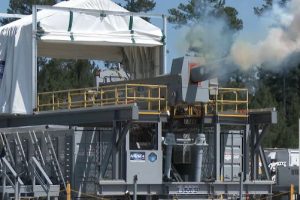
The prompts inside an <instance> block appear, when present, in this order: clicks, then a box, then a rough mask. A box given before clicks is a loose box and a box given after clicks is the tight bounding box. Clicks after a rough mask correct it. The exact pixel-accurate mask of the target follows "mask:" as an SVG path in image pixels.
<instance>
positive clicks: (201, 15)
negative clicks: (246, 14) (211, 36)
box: [168, 0, 243, 30]
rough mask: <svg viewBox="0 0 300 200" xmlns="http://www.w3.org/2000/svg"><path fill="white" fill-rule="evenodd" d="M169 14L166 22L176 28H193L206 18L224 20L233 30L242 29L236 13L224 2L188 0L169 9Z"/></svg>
mask: <svg viewBox="0 0 300 200" xmlns="http://www.w3.org/2000/svg"><path fill="white" fill-rule="evenodd" d="M169 14H170V16H169V17H168V20H169V22H170V23H172V24H175V25H176V28H180V27H181V26H182V25H189V26H193V25H195V24H198V23H199V22H201V21H203V20H205V19H206V18H207V17H215V18H220V19H221V18H222V19H225V20H226V21H227V23H228V25H229V27H230V28H231V29H233V30H240V29H242V28H243V21H242V20H241V19H239V18H238V17H237V15H238V11H237V10H236V9H235V8H233V7H228V6H225V0H202V1H197V0H189V1H188V3H186V4H183V3H180V4H179V5H178V7H177V8H172V9H169Z"/></svg>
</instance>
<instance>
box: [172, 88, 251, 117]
mask: <svg viewBox="0 0 300 200" xmlns="http://www.w3.org/2000/svg"><path fill="white" fill-rule="evenodd" d="M210 90H215V91H214V95H211V97H210V100H209V102H208V103H206V104H204V114H205V115H218V116H221V117H248V101H249V97H248V89H244V88H213V89H210ZM174 112H175V113H174V115H175V117H177V118H182V117H199V116H201V112H202V109H201V105H200V104H199V103H195V104H193V105H178V106H176V107H175V110H174Z"/></svg>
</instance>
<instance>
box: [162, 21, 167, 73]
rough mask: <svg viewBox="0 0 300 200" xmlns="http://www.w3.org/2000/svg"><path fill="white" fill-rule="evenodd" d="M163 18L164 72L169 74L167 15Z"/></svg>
mask: <svg viewBox="0 0 300 200" xmlns="http://www.w3.org/2000/svg"><path fill="white" fill-rule="evenodd" d="M162 18H163V34H164V44H163V45H164V46H163V59H164V62H163V67H164V68H163V74H167V23H168V21H167V16H165V15H162Z"/></svg>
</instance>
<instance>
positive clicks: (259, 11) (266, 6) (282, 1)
mask: <svg viewBox="0 0 300 200" xmlns="http://www.w3.org/2000/svg"><path fill="white" fill-rule="evenodd" d="M263 1H264V3H263V5H262V6H260V7H254V8H253V9H254V13H255V14H256V15H258V16H261V15H263V14H264V13H265V12H266V11H268V10H270V9H271V8H272V7H273V5H274V1H273V0H263ZM288 1H290V0H278V1H275V3H277V4H278V5H280V6H285V5H286V4H287V2H288Z"/></svg>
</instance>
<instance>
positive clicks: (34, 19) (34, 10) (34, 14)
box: [32, 5, 37, 111]
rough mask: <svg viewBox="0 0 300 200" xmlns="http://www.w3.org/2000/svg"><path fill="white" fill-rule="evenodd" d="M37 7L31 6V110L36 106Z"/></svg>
mask: <svg viewBox="0 0 300 200" xmlns="http://www.w3.org/2000/svg"><path fill="white" fill-rule="evenodd" d="M36 33H37V7H36V5H33V6H32V111H34V110H35V109H36V108H37V41H36Z"/></svg>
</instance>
